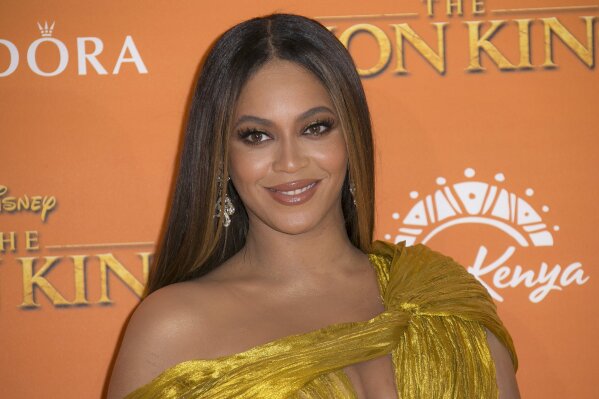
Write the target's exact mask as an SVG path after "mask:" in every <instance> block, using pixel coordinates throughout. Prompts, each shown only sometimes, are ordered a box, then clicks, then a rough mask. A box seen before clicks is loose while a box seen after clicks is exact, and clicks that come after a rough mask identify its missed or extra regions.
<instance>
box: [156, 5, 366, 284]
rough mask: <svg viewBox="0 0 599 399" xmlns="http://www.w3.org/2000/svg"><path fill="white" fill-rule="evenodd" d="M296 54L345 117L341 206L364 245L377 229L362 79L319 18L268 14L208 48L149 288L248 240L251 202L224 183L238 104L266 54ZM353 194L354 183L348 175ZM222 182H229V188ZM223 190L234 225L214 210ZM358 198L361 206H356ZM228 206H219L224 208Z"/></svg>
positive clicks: (185, 275)
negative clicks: (345, 169)
mask: <svg viewBox="0 0 599 399" xmlns="http://www.w3.org/2000/svg"><path fill="white" fill-rule="evenodd" d="M273 59H280V60H285V61H290V62H294V63H296V64H298V65H300V66H301V67H303V68H305V69H306V70H308V71H310V72H311V73H312V74H314V76H316V77H317V78H318V79H319V80H320V82H321V83H322V84H323V86H324V87H325V88H326V90H327V91H328V94H329V95H330V97H331V100H332V102H333V104H334V107H335V111H336V113H337V115H338V117H339V121H340V125H341V128H342V130H343V134H344V137H345V142H346V145H347V152H348V159H349V162H348V173H347V174H346V177H345V181H344V183H343V187H342V194H341V206H342V210H343V216H344V220H345V228H346V231H347V235H348V237H349V239H350V241H351V242H352V244H353V245H354V246H355V247H357V248H359V249H360V250H362V251H363V252H365V253H367V252H368V251H369V250H370V246H371V243H372V234H373V229H374V150H373V139H372V128H371V120H370V112H369V110H368V105H367V103H366V96H365V94H364V89H363V87H362V82H361V81H360V77H359V76H358V73H357V71H356V67H355V65H354V63H353V60H352V58H351V56H350V54H349V52H348V51H347V49H346V48H345V47H344V46H343V45H342V44H341V42H339V40H337V38H336V37H335V36H334V35H333V34H332V33H331V32H329V31H328V30H327V29H326V28H325V27H324V26H323V25H321V24H320V23H319V22H317V21H314V20H312V19H309V18H306V17H302V16H298V15H292V14H272V15H268V16H265V17H258V18H253V19H250V20H247V21H245V22H242V23H240V24H238V25H236V26H234V27H233V28H231V29H229V30H228V31H226V32H225V33H224V34H223V35H222V36H221V37H220V38H219V39H218V40H217V41H216V42H215V43H214V45H213V46H212V48H211V49H210V51H209V52H208V54H207V56H206V58H205V60H204V63H203V65H202V67H201V72H200V75H199V78H198V82H197V85H196V88H195V91H194V93H193V97H192V99H191V105H190V110H189V119H188V123H187V126H186V130H185V135H184V141H183V146H182V150H181V154H180V159H179V169H178V174H177V177H176V183H175V186H174V192H173V193H172V199H171V203H170V207H169V208H170V210H169V212H168V215H167V221H166V224H165V229H164V231H163V234H162V236H161V238H160V240H159V242H158V246H157V250H156V253H155V256H154V261H153V263H152V267H151V269H150V273H149V276H148V282H147V284H146V291H145V295H148V294H150V293H152V292H153V291H156V290H157V289H159V288H161V287H164V286H167V285H169V284H173V283H177V282H182V281H186V280H190V279H193V278H197V277H200V276H202V275H205V274H206V273H208V272H210V271H211V270H213V269H215V268H216V267H218V266H219V265H220V264H222V263H223V262H225V261H226V260H227V259H229V258H230V257H231V256H233V255H234V254H235V253H236V252H238V251H239V250H240V249H241V248H242V247H243V245H244V244H245V238H246V235H247V232H248V228H249V221H248V216H247V212H246V211H245V207H244V205H243V203H242V202H241V200H240V198H239V195H238V194H237V191H236V190H235V187H234V186H233V184H232V183H231V182H230V181H229V182H228V183H226V185H224V187H226V192H225V190H224V189H220V190H219V184H218V183H217V179H218V177H219V176H220V177H221V179H222V181H223V182H227V177H228V171H227V164H228V154H227V148H228V140H229V135H230V131H231V124H232V118H233V112H234V110H235V107H236V104H237V100H238V97H239V94H240V92H241V90H242V88H243V86H244V84H245V82H247V80H248V79H249V78H250V76H252V74H253V73H254V72H256V71H257V70H258V69H259V68H260V67H261V66H263V65H264V64H265V63H266V62H268V61H269V60H273ZM350 176H351V181H352V182H353V183H354V185H355V193H354V195H353V196H352V194H351V193H350V191H349V181H350ZM224 187H223V188H224ZM225 194H228V195H229V197H230V198H231V201H232V202H233V205H234V206H235V208H236V212H235V213H234V214H233V215H232V217H231V225H230V226H229V227H227V228H225V227H224V226H223V217H222V214H221V215H220V216H221V217H215V208H216V203H217V201H219V202H220V203H221V204H223V206H221V209H224V198H225ZM354 199H355V201H356V204H355V205H354ZM221 213H222V211H221Z"/></svg>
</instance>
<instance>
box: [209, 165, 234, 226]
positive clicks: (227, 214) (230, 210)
mask: <svg viewBox="0 0 599 399" xmlns="http://www.w3.org/2000/svg"><path fill="white" fill-rule="evenodd" d="M229 180H231V178H230V177H228V176H227V183H228V182H229ZM216 182H217V186H218V187H217V188H218V198H217V200H216V206H215V211H216V212H215V214H214V217H215V218H217V217H220V216H221V213H222V215H223V217H224V220H223V226H225V227H229V225H230V224H231V215H233V214H234V213H235V206H233V202H232V201H231V198H229V196H228V195H227V183H225V184H223V178H222V176H221V175H220V174H219V175H218V176H217V177H216ZM223 190H224V191H225V201H224V203H225V209H224V212H223V209H222V201H221V198H222V192H223Z"/></svg>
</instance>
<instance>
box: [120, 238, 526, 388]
mask: <svg viewBox="0 0 599 399" xmlns="http://www.w3.org/2000/svg"><path fill="white" fill-rule="evenodd" d="M369 258H370V262H371V263H372V265H373V266H374V268H375V270H376V272H377V276H378V282H379V289H380V293H381V297H382V300H383V302H384V305H385V311H383V312H382V313H380V314H379V315H377V316H375V317H374V318H372V319H370V320H367V321H363V322H350V323H340V324H333V325H330V326H327V327H324V328H321V329H319V330H316V331H312V332H308V333H304V334H297V335H291V336H287V337H283V338H280V339H277V340H274V341H271V342H268V343H266V344H263V345H259V346H255V347H253V348H250V349H249V350H246V351H244V352H241V353H237V354H234V355H231V356H225V357H221V358H218V359H210V360H189V361H185V362H182V363H179V364H177V365H175V366H173V367H171V368H169V369H167V370H165V371H163V372H162V374H160V375H159V376H157V377H156V378H155V379H154V380H152V381H150V382H149V383H148V384H146V385H144V386H142V387H140V388H138V389H137V390H135V391H134V392H132V393H130V394H129V395H128V396H127V397H126V398H127V399H133V398H169V399H170V398H173V399H174V398H211V399H221V398H268V399H275V398H302V399H304V398H305V399H313V398H322V399H324V398H326V399H341V398H356V393H355V390H354V388H353V387H352V384H351V382H350V380H349V378H348V376H347V374H345V372H344V371H343V368H344V367H346V366H348V365H351V364H354V363H359V362H363V361H366V360H369V359H373V358H377V357H380V356H383V355H386V354H389V353H391V358H392V360H393V366H394V371H395V385H396V387H397V391H398V392H397V394H398V397H399V398H402V399H407V398H444V399H445V398H447V399H448V398H476V399H479V398H485V399H486V398H497V396H498V389H497V384H496V380H495V366H494V364H493V360H492V358H491V354H490V352H489V348H488V346H487V341H486V332H485V330H484V327H486V328H487V329H489V330H490V331H491V332H492V333H493V334H495V336H497V338H498V339H499V340H500V341H501V342H502V343H503V344H504V345H505V346H506V348H507V349H508V350H509V352H510V354H511V357H512V361H513V364H514V367H515V368H517V358H516V352H515V350H514V346H513V343H512V339H511V338H510V335H509V334H508V332H507V330H506V329H505V328H504V326H503V324H502V323H501V321H500V320H499V318H498V316H497V313H496V308H495V305H494V304H493V301H492V300H491V298H490V296H489V295H488V293H487V291H486V290H485V289H484V287H482V285H481V284H480V283H478V281H476V279H475V278H474V277H472V276H471V275H470V274H469V273H468V272H467V271H466V270H465V269H464V268H463V267H462V266H461V265H459V264H458V263H456V262H455V261H454V260H453V259H451V258H449V257H447V256H444V255H442V254H440V253H438V252H435V251H433V250H431V249H429V248H428V247H426V246H424V245H422V244H418V245H415V246H413V247H406V246H405V245H404V243H403V242H402V243H400V244H397V245H393V244H389V243H385V242H382V241H376V242H375V243H374V244H373V250H372V253H370V254H369Z"/></svg>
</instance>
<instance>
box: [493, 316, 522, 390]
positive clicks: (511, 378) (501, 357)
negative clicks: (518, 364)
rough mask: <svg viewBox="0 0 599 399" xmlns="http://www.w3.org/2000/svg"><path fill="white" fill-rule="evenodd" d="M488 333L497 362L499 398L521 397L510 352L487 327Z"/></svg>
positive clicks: (494, 359)
mask: <svg viewBox="0 0 599 399" xmlns="http://www.w3.org/2000/svg"><path fill="white" fill-rule="evenodd" d="M485 332H486V333H487V343H488V345H489V351H490V352H491V357H492V358H493V362H494V363H495V373H496V379H497V386H498V387H499V399H519V398H520V392H519V390H518V382H517V381H516V373H515V371H514V365H513V364H512V358H511V356H510V352H509V351H508V350H507V348H506V347H505V346H504V345H503V343H501V341H500V340H499V339H498V338H497V337H496V336H495V334H493V333H492V332H491V331H489V330H488V329H487V328H485Z"/></svg>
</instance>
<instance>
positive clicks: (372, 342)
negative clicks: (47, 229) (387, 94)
mask: <svg viewBox="0 0 599 399" xmlns="http://www.w3.org/2000/svg"><path fill="white" fill-rule="evenodd" d="M373 165H374V162H373V146H372V136H371V127H370V116H369V113H368V108H367V104H366V100H365V96H364V92H363V89H362V86H361V82H360V79H359V77H358V75H357V73H356V70H355V67H354V65H353V63H352V60H351V57H350V56H349V54H348V52H347V51H346V49H345V48H344V47H343V46H342V45H341V44H340V42H339V41H338V40H337V39H336V38H335V37H334V36H333V35H332V34H331V33H330V32H329V31H328V30H326V29H325V28H324V27H323V26H322V25H320V24H319V23H317V22H315V21H312V20H309V19H307V18H303V17H299V16H294V15H284V14H275V15H271V16H267V17H263V18H256V19H252V20H249V21H246V22H243V23H241V24H239V25H237V26H235V27H233V28H232V29H230V30H229V31H227V32H226V33H225V34H224V35H223V36H222V37H221V38H220V39H219V40H218V41H217V42H216V44H215V45H214V47H213V48H212V50H211V51H210V53H209V54H208V56H207V58H206V60H205V63H204V65H203V68H202V71H201V75H200V77H199V81H198V85H197V88H196V91H195V94H194V97H193V101H192V104H191V111H190V116H189V123H188V128H187V132H186V136H185V143H184V146H183V151H182V155H181V161H180V169H179V175H178V179H177V184H176V187H175V192H174V196H173V200H172V205H171V209H170V214H169V217H168V224H167V226H166V231H165V234H164V237H163V238H162V241H161V243H160V246H159V248H158V252H157V257H156V264H155V267H154V268H153V270H152V272H151V274H150V277H149V281H148V288H147V292H148V294H149V295H148V296H147V297H146V298H145V299H144V301H143V302H142V303H141V304H140V306H139V307H138V308H137V310H136V311H135V313H134V314H133V316H132V318H131V320H130V323H129V325H128V327H127V331H126V334H125V337H124V339H123V343H122V346H121V348H120V352H119V355H118V357H117V361H116V364H115V367H114V371H113V375H112V378H111V382H110V386H109V392H108V396H109V398H119V397H122V396H123V395H126V394H129V395H127V397H128V398H150V397H151V398H180V397H186V398H287V397H296V398H370V399H372V398H375V399H376V398H395V397H402V398H437V397H443V398H448V397H452V398H453V397H455V398H491V397H498V396H499V397H501V398H514V397H518V389H517V384H516V381H515V377H514V368H515V365H516V357H515V352H514V348H513V345H512V341H511V339H510V337H509V334H508V333H507V331H506V330H505V329H504V328H503V326H502V324H501V322H500V320H499V319H498V317H497V315H496V313H495V307H494V305H493V303H492V301H491V299H490V298H489V296H488V294H487V293H486V291H485V290H484V289H483V288H482V287H481V286H480V284H478V283H477V282H476V281H475V279H474V278H472V277H471V276H470V275H469V274H468V273H466V272H465V270H464V268H463V267H461V266H460V265H457V264H456V263H455V262H454V261H453V260H452V259H451V258H448V257H445V256H443V255H441V254H439V253H436V252H434V251H432V250H430V249H428V248H427V247H425V246H423V245H417V246H414V247H409V248H408V247H405V245H404V244H403V243H400V244H398V245H392V244H387V243H383V242H375V243H372V230H373V224H374V209H373V204H374V166H373ZM215 209H216V213H215ZM498 392H499V394H498Z"/></svg>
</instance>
